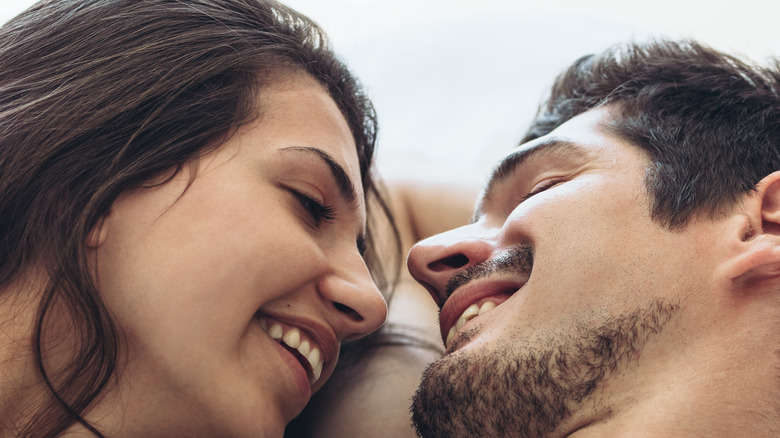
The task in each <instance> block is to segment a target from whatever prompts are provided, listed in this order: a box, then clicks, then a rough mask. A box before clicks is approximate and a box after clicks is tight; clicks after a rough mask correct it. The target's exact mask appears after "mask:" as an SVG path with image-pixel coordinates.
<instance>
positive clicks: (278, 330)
mask: <svg viewBox="0 0 780 438" xmlns="http://www.w3.org/2000/svg"><path fill="white" fill-rule="evenodd" d="M268 335H269V336H271V337H272V338H274V339H276V340H277V341H278V340H280V339H282V335H284V332H283V331H282V326H280V325H279V324H274V325H272V326H271V330H268Z"/></svg>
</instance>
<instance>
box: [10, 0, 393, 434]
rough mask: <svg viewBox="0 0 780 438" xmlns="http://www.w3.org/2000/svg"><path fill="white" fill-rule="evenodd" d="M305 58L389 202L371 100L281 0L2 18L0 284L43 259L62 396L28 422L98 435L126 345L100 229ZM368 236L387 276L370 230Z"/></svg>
mask: <svg viewBox="0 0 780 438" xmlns="http://www.w3.org/2000/svg"><path fill="white" fill-rule="evenodd" d="M297 72H305V73H308V74H310V75H311V76H312V77H314V78H315V79H316V80H317V81H318V82H319V83H321V84H322V85H323V87H324V88H325V89H326V90H327V91H328V92H329V94H330V96H331V97H332V98H333V100H334V101H335V102H336V105H337V106H338V108H339V109H340V110H341V112H342V114H343V115H344V118H345V119H346V121H347V124H348V125H349V127H350V129H351V131H352V135H353V137H354V140H355V143H356V146H357V153H358V159H359V163H360V171H361V178H362V183H363V186H364V189H365V193H366V197H367V205H368V206H369V208H370V210H369V215H370V214H371V212H372V210H375V211H378V212H379V213H380V216H381V214H382V213H387V212H388V211H387V209H386V207H385V203H384V201H382V197H381V196H379V195H378V192H377V187H376V185H375V182H374V180H373V177H372V171H371V162H372V156H373V153H374V143H375V138H376V116H375V113H374V109H373V107H372V105H371V103H370V101H369V100H368V99H367V98H366V96H365V94H364V93H363V91H362V89H361V87H360V85H359V83H358V82H357V81H356V79H355V78H354V77H353V76H352V74H351V73H350V72H349V71H348V70H347V68H346V67H345V65H344V64H343V63H341V62H340V61H339V60H338V59H337V58H336V57H335V56H334V54H333V52H332V50H331V48H330V45H329V42H328V40H327V38H326V36H325V34H324V33H323V32H322V30H321V29H320V28H319V27H318V26H317V25H316V24H315V23H313V22H312V21H311V20H309V19H308V18H306V17H304V16H302V15H300V14H298V13H297V12H295V11H293V10H291V9H289V8H287V7H285V6H283V5H281V4H279V3H277V2H275V1H271V0H186V1H185V0H132V1H131V0H44V1H41V2H40V3H38V4H36V5H35V6H33V7H31V8H30V9H28V10H27V11H25V12H23V13H22V14H20V15H19V16H18V17H16V18H14V19H13V20H11V21H9V22H8V23H6V24H5V25H4V26H3V27H2V28H0V289H2V288H3V287H4V286H6V285H7V284H9V283H10V282H11V281H14V280H15V279H17V278H19V277H20V276H21V275H23V273H24V272H25V270H27V269H30V268H31V267H39V268H40V267H42V268H43V269H44V270H45V274H46V275H47V278H46V280H47V284H46V287H45V290H44V291H43V294H42V299H41V301H40V307H39V309H38V317H37V321H36V329H35V333H34V334H33V339H32V340H31V344H32V348H33V350H34V351H33V354H34V355H35V360H36V363H37V368H38V372H39V374H40V375H41V378H42V379H43V381H44V382H45V383H46V385H48V388H49V394H48V397H46V398H45V399H44V400H43V402H42V404H41V405H40V406H36V409H35V410H34V411H33V412H27V413H28V414H29V416H30V421H29V422H28V423H27V424H26V425H22V429H21V430H17V431H16V432H17V433H18V434H19V435H23V436H34V437H47V436H56V435H59V434H60V433H61V432H62V431H63V430H65V429H66V428H67V427H68V426H70V425H71V424H73V423H74V422H81V423H82V424H84V425H85V426H86V427H87V428H88V429H90V430H91V431H92V432H93V433H95V434H98V435H99V433H98V432H97V431H96V430H95V429H94V428H93V427H92V426H91V425H89V424H87V423H86V422H85V421H84V420H83V418H82V415H83V414H84V412H86V411H88V410H89V408H90V407H91V406H92V405H93V404H94V402H95V401H96V400H98V398H99V395H100V394H101V393H102V392H103V390H104V389H105V388H106V386H107V385H110V384H111V382H112V377H113V376H114V374H115V370H116V367H117V363H116V362H117V358H118V349H119V348H120V347H121V345H122V344H121V343H120V342H119V334H118V331H117V328H116V327H115V325H114V323H113V321H112V320H111V318H110V316H109V312H108V311H107V309H106V308H105V305H104V303H103V300H102V299H101V297H100V294H99V292H98V290H97V288H96V286H95V284H94V280H93V278H92V276H91V273H90V270H89V268H88V263H87V256H86V247H85V245H86V242H87V236H88V234H89V233H90V231H91V230H92V229H93V228H94V227H96V226H98V224H99V221H100V218H101V217H102V216H104V215H105V214H106V213H107V212H108V210H109V208H110V206H111V205H112V203H113V202H114V200H115V199H116V198H117V196H119V194H120V193H122V192H124V191H126V190H129V189H133V188H137V187H139V186H141V185H143V184H144V183H146V182H147V181H149V179H150V178H152V177H154V176H158V175H160V174H162V172H164V171H169V170H171V169H174V170H175V169H181V167H182V166H183V165H184V163H185V162H187V161H188V160H190V159H192V158H195V157H197V156H198V155H199V154H200V153H202V152H204V150H205V151H207V150H209V149H210V148H217V147H219V146H220V145H221V144H222V143H224V142H225V141H226V140H227V139H229V138H230V136H231V135H232V134H233V133H234V132H235V130H236V129H237V127H238V126H240V125H241V124H242V123H246V122H248V121H251V120H253V119H255V118H257V117H258V116H260V115H261V114H262V111H263V104H262V103H263V100H262V97H263V90H264V89H265V86H266V85H268V84H270V83H273V82H274V81H279V80H284V79H285V77H286V75H287V74H291V73H292V74H297ZM258 96H260V97H259V98H258ZM370 223H371V222H370ZM369 231H370V229H369ZM367 246H368V247H367V252H366V259H367V262H368V263H369V267H370V268H374V269H373V271H372V272H373V273H375V274H376V273H377V268H379V263H377V261H378V260H377V257H376V253H375V247H374V245H373V244H372V240H371V238H370V235H369V238H368V242H367ZM57 306H64V308H65V309H66V313H67V314H68V316H69V318H70V321H69V322H70V323H71V326H72V327H73V329H74V332H75V334H76V339H75V340H74V342H75V348H74V350H73V352H72V357H71V360H70V361H69V362H68V363H67V364H66V365H65V366H64V367H58V368H57V369H51V367H50V365H47V364H48V362H47V358H46V351H45V349H44V348H42V345H41V340H42V338H43V335H44V332H45V331H46V328H47V327H48V326H49V325H48V321H49V318H51V317H52V316H51V315H52V313H53V309H54V308H56V307H57ZM259 415H262V413H259ZM0 421H2V422H8V421H9V419H7V418H6V419H2V420H0Z"/></svg>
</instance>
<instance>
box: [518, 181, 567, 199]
mask: <svg viewBox="0 0 780 438" xmlns="http://www.w3.org/2000/svg"><path fill="white" fill-rule="evenodd" d="M562 182H563V180H562V179H551V180H549V181H547V182H545V183H544V184H542V185H541V186H537V188H536V190H534V191H532V192H529V193H528V194H527V195H525V196H523V201H525V200H527V199H529V198H530V197H531V196H534V195H538V194H539V193H542V192H543V191H545V190H547V189H551V188H552V187H553V186H555V185H557V184H560V183H562Z"/></svg>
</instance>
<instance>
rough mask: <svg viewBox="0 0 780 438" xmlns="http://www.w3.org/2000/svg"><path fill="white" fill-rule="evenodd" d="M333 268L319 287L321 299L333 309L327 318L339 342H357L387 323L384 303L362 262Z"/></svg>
mask: <svg viewBox="0 0 780 438" xmlns="http://www.w3.org/2000/svg"><path fill="white" fill-rule="evenodd" d="M355 258H356V260H355V261H353V262H352V263H351V266H342V267H336V268H335V269H334V272H333V273H332V274H330V275H326V276H324V277H323V278H322V279H321V280H320V283H319V285H318V288H319V291H320V295H321V296H322V297H323V298H324V299H325V300H326V301H328V302H329V305H330V306H332V311H331V312H330V313H329V314H328V316H327V318H328V320H329V321H328V322H329V323H330V324H331V326H332V327H333V329H334V330H335V332H336V335H337V336H338V337H339V339H357V338H360V337H362V336H365V335H367V334H369V333H371V332H373V331H374V330H376V329H378V328H379V327H381V326H382V324H384V323H385V319H387V302H386V301H385V298H384V297H383V296H382V293H381V292H380V291H379V289H378V288H377V286H376V284H375V283H374V281H373V279H372V278H371V275H370V273H369V271H368V267H367V266H366V264H365V262H363V259H362V258H361V257H359V256H355Z"/></svg>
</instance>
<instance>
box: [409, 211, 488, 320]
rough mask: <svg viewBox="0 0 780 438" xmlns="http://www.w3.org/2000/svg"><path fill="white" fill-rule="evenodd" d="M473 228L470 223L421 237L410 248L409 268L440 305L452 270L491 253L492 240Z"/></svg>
mask: <svg viewBox="0 0 780 438" xmlns="http://www.w3.org/2000/svg"><path fill="white" fill-rule="evenodd" d="M473 230H474V228H473V225H467V226H464V227H460V228H456V229H454V230H451V231H447V232H446V233H442V234H438V235H436V236H432V237H429V238H427V239H425V240H422V241H420V242H419V243H417V244H416V245H414V246H413V247H412V249H411V251H409V257H408V259H407V261H406V264H407V266H408V267H409V272H410V273H411V274H412V277H414V279H415V280H417V281H418V282H419V283H420V284H422V285H423V286H425V288H426V289H428V292H430V293H431V295H432V296H433V299H434V301H436V303H437V304H438V305H439V306H441V305H443V304H444V301H446V299H447V296H446V295H447V283H448V282H449V281H450V279H451V278H452V276H453V275H454V274H455V273H457V272H459V271H461V270H463V269H465V268H468V267H470V266H474V265H476V264H478V263H482V262H484V261H485V260H488V259H489V258H490V256H491V254H492V253H493V250H494V245H493V243H492V242H491V241H490V240H487V239H485V238H484V237H479V236H477V235H476V233H473V232H471V231H473Z"/></svg>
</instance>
